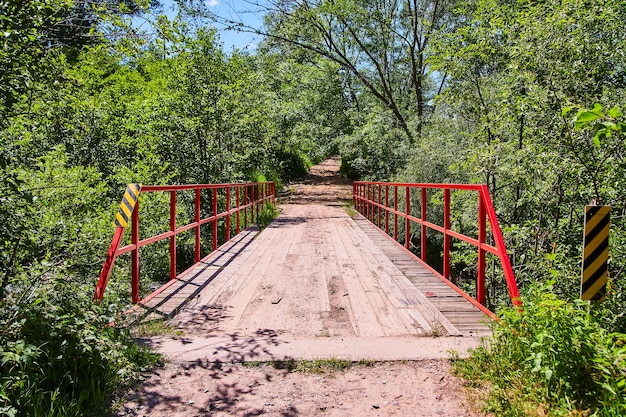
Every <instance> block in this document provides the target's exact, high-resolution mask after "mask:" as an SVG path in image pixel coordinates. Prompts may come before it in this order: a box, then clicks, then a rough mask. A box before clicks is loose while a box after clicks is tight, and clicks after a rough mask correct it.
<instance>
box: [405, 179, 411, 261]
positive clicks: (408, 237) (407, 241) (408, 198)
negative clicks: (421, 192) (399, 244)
mask: <svg viewBox="0 0 626 417" xmlns="http://www.w3.org/2000/svg"><path fill="white" fill-rule="evenodd" d="M404 189H405V193H406V202H405V206H406V208H405V210H404V214H405V217H404V221H405V224H404V247H405V248H407V249H409V250H411V220H409V216H410V215H411V187H409V186H405V187H404Z"/></svg>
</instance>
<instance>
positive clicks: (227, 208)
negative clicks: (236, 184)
mask: <svg viewBox="0 0 626 417" xmlns="http://www.w3.org/2000/svg"><path fill="white" fill-rule="evenodd" d="M229 240H230V186H228V187H226V242H228V241H229Z"/></svg>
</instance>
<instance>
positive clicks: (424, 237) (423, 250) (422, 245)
mask: <svg viewBox="0 0 626 417" xmlns="http://www.w3.org/2000/svg"><path fill="white" fill-rule="evenodd" d="M421 191H422V193H421V194H422V228H421V231H420V235H421V236H420V241H421V242H420V253H421V255H422V260H423V261H426V245H427V231H426V223H425V222H426V188H423V187H422V189H421Z"/></svg>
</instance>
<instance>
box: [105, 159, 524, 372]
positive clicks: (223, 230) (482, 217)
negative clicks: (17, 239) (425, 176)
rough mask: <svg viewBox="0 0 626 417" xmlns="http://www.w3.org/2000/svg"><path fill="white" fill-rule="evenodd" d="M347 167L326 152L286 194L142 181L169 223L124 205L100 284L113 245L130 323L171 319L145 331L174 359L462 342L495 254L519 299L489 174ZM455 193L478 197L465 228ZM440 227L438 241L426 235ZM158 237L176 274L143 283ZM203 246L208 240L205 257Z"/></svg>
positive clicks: (436, 353)
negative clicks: (183, 240)
mask: <svg viewBox="0 0 626 417" xmlns="http://www.w3.org/2000/svg"><path fill="white" fill-rule="evenodd" d="M337 171H338V163H337V161H336V160H333V159H331V160H328V161H326V162H325V163H323V164H320V165H319V166H316V167H314V168H313V169H312V172H311V175H310V176H309V177H308V180H307V181H305V182H304V183H302V184H299V185H296V186H291V187H290V189H289V190H288V192H287V193H286V195H285V196H276V195H275V193H274V188H273V184H272V183H252V184H219V185H203V186H171V187H168V186H158V187H157V186H151V187H145V186H144V187H141V193H142V195H143V193H161V194H165V195H169V196H167V197H166V198H165V200H168V201H169V225H168V226H169V227H168V229H169V230H167V231H164V232H160V233H156V234H155V235H154V236H151V237H146V238H142V239H140V237H139V211H140V210H139V207H138V203H136V205H135V206H132V205H131V206H132V207H131V209H130V210H129V209H128V207H129V206H128V205H127V208H126V210H125V211H126V213H127V216H125V217H126V218H127V219H128V221H129V222H130V223H131V229H132V230H131V239H130V242H129V243H128V244H126V245H122V243H123V234H124V227H122V226H121V225H118V228H117V232H116V235H115V238H114V239H113V243H112V245H111V250H110V251H109V256H108V257H107V261H106V263H105V266H104V268H103V272H102V275H101V278H100V282H99V284H98V287H97V290H96V294H95V297H96V298H98V299H102V297H103V296H104V292H105V288H106V285H107V282H108V280H109V276H110V274H111V271H112V270H113V268H114V261H115V259H116V258H117V257H119V256H122V255H125V254H127V256H128V255H130V258H131V260H130V264H131V265H130V268H131V276H132V279H131V281H132V284H131V287H132V289H131V293H132V295H131V296H132V299H133V301H134V302H135V307H134V308H133V309H132V310H131V311H130V312H128V314H127V315H126V316H125V318H124V319H123V320H124V323H120V324H126V325H129V324H131V323H132V324H134V325H137V324H141V323H148V322H151V321H154V320H168V323H169V324H170V325H171V326H173V327H174V328H176V329H177V330H176V332H175V334H173V335H169V336H167V335H166V336H158V337H151V338H146V339H145V342H146V343H148V344H150V345H152V346H154V347H155V348H156V349H157V350H159V351H161V352H162V353H164V354H166V355H168V356H170V357H171V358H173V359H175V360H197V359H199V358H202V359H204V360H208V361H226V362H241V361H267V360H278V359H285V358H296V359H318V358H338V359H350V360H360V359H372V360H397V359H407V360H409V359H423V358H438V357H446V356H447V355H448V351H449V350H456V351H458V352H461V353H463V352H466V351H467V349H468V348H470V347H474V346H476V345H477V344H478V341H479V337H480V336H483V335H487V334H489V332H490V330H489V327H488V322H489V321H490V320H492V318H493V313H492V312H491V311H489V310H488V309H487V308H486V307H485V304H486V294H487V291H486V288H485V287H486V284H485V279H486V278H485V277H486V275H487V273H486V269H487V261H486V257H487V256H488V257H490V258H491V262H490V263H489V264H490V265H492V266H493V265H494V264H495V263H498V268H497V269H498V273H497V274H496V273H494V274H493V275H494V276H495V275H499V276H500V278H501V279H502V281H503V282H504V283H505V285H506V286H507V287H508V290H509V294H510V296H511V299H512V302H513V304H517V303H518V297H519V295H518V293H517V286H516V284H515V280H514V277H513V273H512V270H511V266H510V264H508V256H507V255H506V249H505V248H504V241H503V239H502V235H501V233H500V230H499V228H498V224H497V219H496V217H495V211H494V209H493V205H492V204H491V200H490V199H489V196H488V193H487V190H486V187H484V186H480V185H478V186H474V185H441V184H439V185H433V184H392V183H368V182H355V183H354V184H353V185H352V186H350V184H349V183H347V182H345V181H344V180H342V179H341V178H340V176H339V175H338V172H337ZM185 193H187V194H185ZM456 193H458V194H460V195H461V197H462V198H463V201H466V200H467V197H468V195H471V196H472V197H471V198H473V199H474V201H475V202H476V203H475V205H476V209H475V219H476V220H475V228H474V230H471V231H465V233H461V231H459V230H455V225H454V220H453V219H454V216H453V215H452V211H451V205H454V204H455V202H456V201H457V200H458V199H456V200H455V197H454V195H455V194H456ZM485 193H487V194H485ZM185 195H187V196H188V197H189V199H191V200H193V204H191V205H193V206H194V213H193V215H190V214H188V217H191V216H193V218H192V219H191V218H190V222H189V223H187V224H185V225H179V224H178V219H179V218H180V217H181V215H180V213H178V214H177V204H178V203H177V201H179V200H180V199H181V198H184V196H185ZM131 197H132V196H131ZM277 197H278V202H279V207H280V211H281V212H280V215H279V216H278V217H277V218H276V219H275V220H274V221H272V222H271V223H270V224H269V225H268V226H267V227H266V228H265V229H264V230H262V231H260V230H259V228H258V227H257V226H255V225H252V223H253V222H255V221H256V222H258V220H259V216H260V215H262V212H263V207H264V205H266V203H274V202H276V198H277ZM203 198H204V200H206V201H203ZM135 199H136V198H135ZM131 200H132V198H131ZM458 201H460V200H458ZM350 203H352V204H350ZM143 205H144V203H143V202H142V207H143ZM204 206H208V207H209V208H208V209H203V207H204ZM352 207H353V208H352ZM437 207H438V208H437ZM178 210H179V211H180V209H178ZM429 210H430V211H429ZM142 213H143V211H142ZM412 213H416V214H417V215H414V214H412ZM142 215H143V214H142ZM431 218H432V219H431ZM435 218H437V219H440V218H441V219H442V221H441V222H439V223H440V224H438V223H437V222H436V221H435ZM203 227H205V228H206V230H205V231H203V229H202V228H203ZM142 230H143V229H142ZM184 233H187V234H193V235H194V239H192V240H195V244H194V248H193V250H192V251H191V252H193V254H194V259H193V262H192V265H191V266H190V267H189V268H187V269H186V270H184V271H182V270H181V267H180V266H179V265H177V253H178V252H180V249H177V247H178V246H180V242H178V243H177V238H178V239H179V240H180V237H181V236H182V235H184ZM220 235H222V236H223V237H221V238H220ZM203 237H204V238H205V239H204V240H205V242H204V243H203V241H202V238H203ZM437 238H438V239H439V241H440V242H441V243H442V244H441V245H439V246H433V245H432V244H429V239H430V240H434V239H437ZM158 241H165V242H166V243H168V245H167V246H169V278H170V280H169V281H168V282H167V283H166V284H165V285H163V286H161V287H160V288H157V289H156V290H154V291H151V290H150V291H151V292H150V293H149V294H147V295H146V296H145V297H142V294H141V290H140V288H139V282H140V264H141V261H140V256H139V254H140V251H142V250H143V248H144V247H145V246H148V245H151V244H156V242H158ZM490 242H491V243H493V244H490ZM203 245H204V246H203ZM462 245H465V247H466V249H467V246H469V247H472V246H473V247H475V251H474V253H475V255H473V256H475V259H476V263H477V266H478V273H477V277H476V278H475V279H474V280H473V282H474V283H473V290H472V292H473V295H470V294H468V293H466V291H468V289H467V288H465V291H463V290H462V289H460V288H459V287H457V286H456V285H455V284H453V283H452V280H453V277H451V270H450V263H451V256H453V252H454V250H455V249H456V248H459V247H462ZM207 246H208V249H203V248H206V247H207ZM433 247H435V248H438V249H437V250H434V251H432V248H433ZM429 249H431V251H432V253H428V250H429ZM203 250H207V251H208V252H209V253H208V254H207V255H206V256H204V257H203V256H202V255H203V254H202V252H203ZM178 256H179V257H180V253H178ZM433 259H434V261H433Z"/></svg>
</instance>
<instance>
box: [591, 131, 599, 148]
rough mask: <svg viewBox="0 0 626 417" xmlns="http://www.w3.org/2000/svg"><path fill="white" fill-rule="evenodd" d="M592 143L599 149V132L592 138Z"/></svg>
mask: <svg viewBox="0 0 626 417" xmlns="http://www.w3.org/2000/svg"><path fill="white" fill-rule="evenodd" d="M593 143H594V145H596V146H597V147H600V132H598V133H597V134H596V135H595V136H594V137H593Z"/></svg>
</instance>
